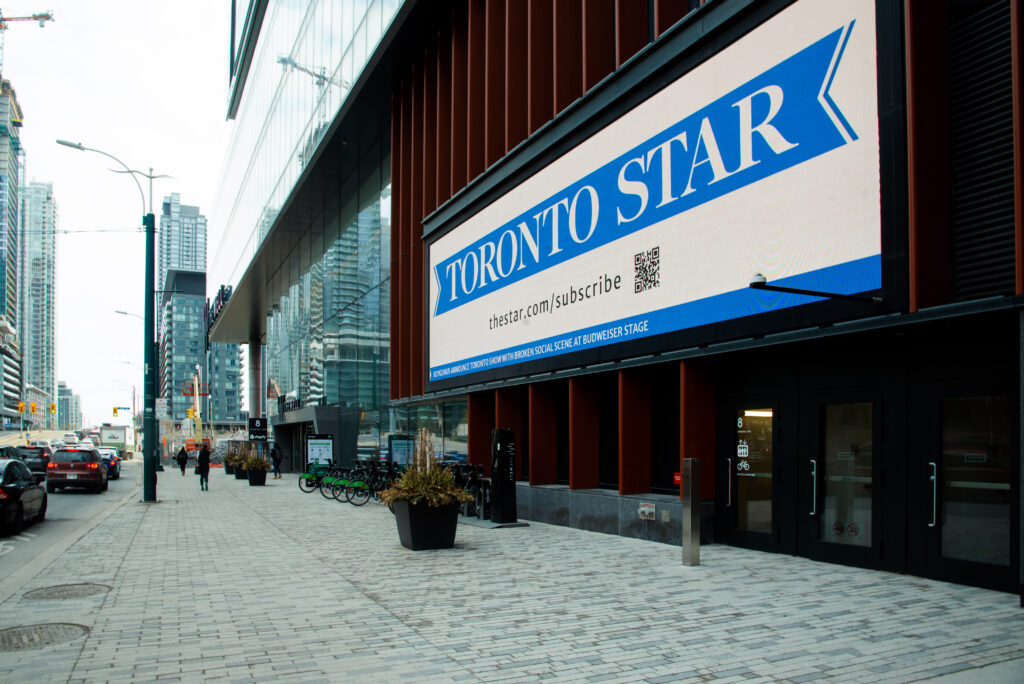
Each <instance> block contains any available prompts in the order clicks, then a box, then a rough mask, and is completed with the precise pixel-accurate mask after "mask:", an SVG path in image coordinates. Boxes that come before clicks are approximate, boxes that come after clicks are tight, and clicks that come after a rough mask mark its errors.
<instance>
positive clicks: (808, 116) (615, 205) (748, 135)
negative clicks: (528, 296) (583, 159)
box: [432, 22, 857, 377]
mask: <svg viewBox="0 0 1024 684" xmlns="http://www.w3.org/2000/svg"><path fill="white" fill-rule="evenodd" d="M852 29H853V22H851V23H850V24H848V25H846V26H843V27H841V28H839V29H837V30H835V31H834V32H832V33H830V34H828V35H827V36H825V37H824V38H822V39H820V40H818V41H817V42H815V43H813V44H811V45H809V46H808V47H806V48H804V49H803V50H801V51H800V52H798V53H796V54H794V55H793V56H792V57H789V58H788V59H786V60H784V61H783V62H780V63H779V64H777V65H776V66H774V67H772V68H770V69H768V70H767V71H765V72H764V73H762V74H760V75H759V76H757V77H755V78H753V79H751V80H750V81H748V82H747V83H745V84H743V85H742V86H740V87H738V88H736V89H735V90H733V91H732V92H730V93H728V94H727V95H725V96H723V97H721V98H719V99H717V100H715V101H714V102H712V103H711V104H709V105H707V106H705V107H704V108H702V109H700V110H697V111H696V112H693V113H692V114H690V115H689V116H686V117H685V118H684V119H682V120H680V121H679V122H678V123H676V124H674V125H672V126H670V127H668V128H667V129H665V130H664V131H662V132H660V133H658V134H657V135H655V136H653V137H651V138H649V139H648V140H646V141H645V142H643V143H641V144H640V145H637V146H636V147H634V148H633V149H631V150H629V151H628V152H626V153H624V154H622V155H620V156H619V157H618V158H616V159H615V160H613V161H612V162H610V163H608V164H606V165H604V166H602V167H601V168H599V169H597V170H595V171H593V172H591V173H590V174H588V175H586V176H585V177H583V178H581V179H580V180H578V181H577V182H575V183H573V184H572V185H570V186H568V187H566V188H564V189H562V190H560V191H559V192H556V193H554V194H552V195H551V196H550V197H548V199H546V200H545V201H543V202H540V203H539V204H537V205H536V206H534V207H531V208H530V209H529V210H527V211H524V212H523V213H521V214H520V215H518V216H516V217H515V218H514V219H512V220H511V221H509V222H508V223H506V224H505V225H503V226H500V227H499V228H497V229H495V230H493V231H491V232H490V233H488V234H487V235H486V236H484V237H482V238H480V239H479V240H477V241H476V242H474V243H472V244H471V245H469V246H467V247H466V248H464V249H462V250H461V251H459V252H457V253H455V254H453V255H452V256H450V257H449V258H447V259H445V260H443V261H441V262H440V263H439V264H438V265H437V266H435V268H434V277H435V278H436V279H437V283H438V298H437V300H436V302H435V308H434V316H439V315H441V314H443V313H445V312H446V311H450V310H452V309H455V308H457V307H459V306H461V305H463V304H466V303H467V302H470V301H473V300H474V299H477V298H479V297H483V296H486V295H488V294H491V293H493V292H496V291H497V290H499V289H501V288H503V287H505V286H507V285H510V284H512V283H515V282H517V281H519V280H522V279H524V278H528V277H530V276H533V275H536V274H537V273H539V272H541V271H543V270H545V269H548V268H551V267H552V266H555V265H557V264H560V263H563V262H565V261H568V260H569V259H572V258H574V257H576V256H579V255H580V254H583V253H585V252H588V251H590V250H592V249H595V248H597V247H600V246H601V245H604V244H607V243H609V242H612V241H614V240H617V239H619V238H620V237H623V236H624V235H628V234H630V233H633V232H636V231H638V230H642V229H643V228H646V227H648V226H651V225H655V224H657V223H660V222H662V221H664V220H665V219H667V218H670V217H672V216H675V215H678V214H681V213H682V212H685V211H687V210H689V209H691V208H693V207H695V206H699V205H701V204H704V203H705V202H709V201H711V200H713V199H715V198H718V197H721V196H723V195H726V194H728V193H730V192H732V191H734V190H736V189H738V188H742V187H744V186H747V185H750V184H752V183H756V182H758V181H760V180H763V179H764V178H767V177H769V176H771V175H773V174H776V173H778V172H780V171H784V170H786V169H788V168H791V167H794V166H797V165H799V164H801V163H803V162H805V161H807V160H809V159H813V158H815V157H817V156H819V155H822V154H825V153H826V152H829V151H831V150H834V149H836V148H838V147H841V146H843V145H845V144H847V143H849V142H853V141H854V140H856V139H857V134H856V133H855V132H854V130H853V129H852V127H851V126H850V124H849V123H848V122H847V121H846V119H845V117H844V116H843V114H842V112H840V111H839V109H838V107H836V105H835V103H834V102H833V101H832V99H831V98H830V96H829V92H828V91H829V88H830V87H831V84H832V79H833V77H834V75H835V72H836V69H837V68H838V66H839V63H840V61H841V60H842V56H843V50H844V48H845V46H846V43H847V40H848V39H849V35H850V31H852ZM432 377H433V373H432Z"/></svg>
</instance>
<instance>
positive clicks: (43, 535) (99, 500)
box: [0, 436, 142, 603]
mask: <svg viewBox="0 0 1024 684" xmlns="http://www.w3.org/2000/svg"><path fill="white" fill-rule="evenodd" d="M32 439H46V437H36V436H33V437H32ZM141 486H142V461H141V460H140V459H135V460H132V461H122V466H121V477H120V479H117V480H111V481H110V483H109V488H108V489H107V491H105V492H102V493H99V494H93V493H91V492H84V491H68V490H61V491H59V492H57V493H55V494H49V495H47V496H48V505H47V510H46V520H44V521H43V522H41V523H34V524H31V525H28V526H27V527H25V529H24V530H23V531H22V533H21V534H19V535H17V536H13V537H10V536H0V578H2V579H0V603H2V602H3V601H5V600H6V599H7V598H8V597H9V596H10V595H11V594H12V593H13V592H14V591H16V589H17V587H18V586H20V585H21V584H22V583H24V581H25V579H26V578H28V577H32V576H34V575H35V574H37V573H38V572H39V570H40V569H42V568H43V567H45V566H46V564H48V563H49V562H50V561H52V560H53V559H54V558H56V557H57V556H59V555H60V554H61V553H63V552H64V551H65V550H66V549H68V548H69V547H70V546H71V545H72V544H74V543H75V542H76V541H78V540H79V539H81V538H82V537H83V536H85V534H87V533H88V532H89V531H90V530H91V529H92V528H93V527H95V526H96V525H97V524H99V523H100V522H102V521H103V520H104V519H106V517H107V516H108V515H110V514H111V513H112V512H113V511H114V509H115V508H116V507H117V505H118V504H119V503H120V502H122V501H124V500H126V499H129V498H132V497H136V498H137V497H139V496H140V487H141Z"/></svg>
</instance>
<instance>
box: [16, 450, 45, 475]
mask: <svg viewBox="0 0 1024 684" xmlns="http://www.w3.org/2000/svg"><path fill="white" fill-rule="evenodd" d="M14 458H17V459H20V460H22V461H24V462H25V465H27V466H28V469H29V470H31V471H32V475H33V476H34V477H35V478H36V479H37V480H45V479H46V466H47V465H49V463H50V460H51V459H52V458H53V450H52V449H51V448H50V447H48V446H20V447H18V451H17V453H16V454H15V455H14Z"/></svg>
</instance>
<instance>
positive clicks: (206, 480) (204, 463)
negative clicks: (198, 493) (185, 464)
mask: <svg viewBox="0 0 1024 684" xmlns="http://www.w3.org/2000/svg"><path fill="white" fill-rule="evenodd" d="M196 471H197V472H198V473H199V489H202V490H205V491H207V492H208V491H210V450H209V449H208V448H207V447H206V445H205V444H203V448H202V449H200V450H199V465H197V466H196Z"/></svg>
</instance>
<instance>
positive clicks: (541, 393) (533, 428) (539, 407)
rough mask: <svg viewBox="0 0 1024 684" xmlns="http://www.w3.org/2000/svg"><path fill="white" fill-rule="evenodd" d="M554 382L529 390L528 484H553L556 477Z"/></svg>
mask: <svg viewBox="0 0 1024 684" xmlns="http://www.w3.org/2000/svg"><path fill="white" fill-rule="evenodd" d="M558 387H559V386H558V385H557V384H555V383H540V382H535V383H533V384H531V385H530V387H529V395H530V408H529V418H528V419H529V421H530V484H531V485H546V484H555V480H556V479H557V478H558V407H557V404H556V397H555V392H556V391H557V390H558Z"/></svg>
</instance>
